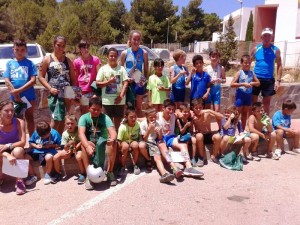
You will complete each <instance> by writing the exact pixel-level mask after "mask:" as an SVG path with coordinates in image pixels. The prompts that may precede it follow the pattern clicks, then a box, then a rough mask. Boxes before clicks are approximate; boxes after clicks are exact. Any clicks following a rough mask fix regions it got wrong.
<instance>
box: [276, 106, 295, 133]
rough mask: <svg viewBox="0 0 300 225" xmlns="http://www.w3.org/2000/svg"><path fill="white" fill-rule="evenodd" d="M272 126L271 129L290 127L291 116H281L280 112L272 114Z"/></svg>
mask: <svg viewBox="0 0 300 225" xmlns="http://www.w3.org/2000/svg"><path fill="white" fill-rule="evenodd" d="M272 126H273V129H274V130H275V129H276V126H282V127H284V128H290V127H291V116H290V115H283V114H282V112H281V110H278V111H277V112H275V113H274V115H273V117H272Z"/></svg>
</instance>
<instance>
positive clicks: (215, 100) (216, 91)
mask: <svg viewBox="0 0 300 225" xmlns="http://www.w3.org/2000/svg"><path fill="white" fill-rule="evenodd" d="M220 57H221V55H220V52H219V50H218V49H215V50H213V51H211V52H210V53H209V59H210V63H211V65H209V66H207V67H205V68H204V71H206V72H207V73H208V74H209V76H210V81H211V87H210V98H209V99H210V104H213V109H214V111H216V112H220V104H221V83H226V76H225V69H224V67H223V66H222V65H220V63H219V60H220ZM208 108H209V109H210V106H209V107H208Z"/></svg>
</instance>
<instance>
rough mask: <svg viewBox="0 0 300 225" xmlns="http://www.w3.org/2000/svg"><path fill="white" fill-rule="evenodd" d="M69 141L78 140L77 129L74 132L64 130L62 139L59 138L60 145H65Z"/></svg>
mask: <svg viewBox="0 0 300 225" xmlns="http://www.w3.org/2000/svg"><path fill="white" fill-rule="evenodd" d="M69 141H75V142H76V143H79V142H80V139H79V136H78V129H76V130H75V132H74V133H71V132H68V131H67V130H65V131H64V132H63V134H62V139H61V145H63V146H64V145H66V144H68V142H69Z"/></svg>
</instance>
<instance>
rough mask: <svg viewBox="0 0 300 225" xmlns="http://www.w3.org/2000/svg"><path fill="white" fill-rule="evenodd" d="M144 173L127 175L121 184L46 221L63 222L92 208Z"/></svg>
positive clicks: (51, 223)
mask: <svg viewBox="0 0 300 225" xmlns="http://www.w3.org/2000/svg"><path fill="white" fill-rule="evenodd" d="M145 174H146V173H141V174H140V175H138V176H136V175H131V176H128V177H127V178H126V181H125V182H124V183H123V184H118V185H117V186H116V187H113V188H110V189H108V190H107V191H104V192H101V193H100V194H99V195H97V196H96V197H94V198H92V199H90V200H88V201H87V202H85V203H83V204H82V205H80V206H78V207H77V208H75V209H72V210H70V211H68V212H66V213H65V214H63V215H61V216H60V217H58V218H57V219H55V220H52V221H51V222H49V223H48V225H56V224H59V223H62V222H64V221H65V220H68V219H70V218H72V217H75V216H78V215H79V214H81V213H83V212H84V211H86V210H88V209H90V208H92V207H93V206H95V205H96V204H98V203H99V202H101V201H103V200H105V199H107V198H108V197H109V196H111V195H112V194H113V193H116V192H118V191H120V190H121V189H123V188H124V187H126V186H127V185H129V184H131V183H132V182H134V181H135V180H137V179H139V178H141V177H142V176H144V175H145Z"/></svg>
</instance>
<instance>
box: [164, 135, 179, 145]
mask: <svg viewBox="0 0 300 225" xmlns="http://www.w3.org/2000/svg"><path fill="white" fill-rule="evenodd" d="M176 137H177V136H176V135H175V134H171V135H164V136H163V140H164V142H165V143H166V145H167V147H172V145H173V141H174V139H175V138H176Z"/></svg>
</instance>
